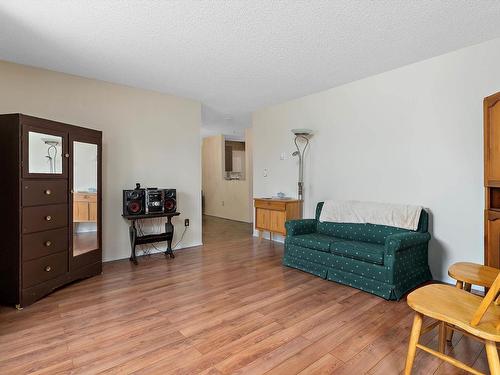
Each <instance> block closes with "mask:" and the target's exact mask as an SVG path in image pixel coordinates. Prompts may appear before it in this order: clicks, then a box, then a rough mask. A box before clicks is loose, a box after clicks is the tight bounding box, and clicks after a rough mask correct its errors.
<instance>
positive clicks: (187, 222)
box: [184, 219, 189, 227]
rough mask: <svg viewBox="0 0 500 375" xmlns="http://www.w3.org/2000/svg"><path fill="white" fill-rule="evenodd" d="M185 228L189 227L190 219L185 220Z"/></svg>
mask: <svg viewBox="0 0 500 375" xmlns="http://www.w3.org/2000/svg"><path fill="white" fill-rule="evenodd" d="M184 226H185V227H189V219H184Z"/></svg>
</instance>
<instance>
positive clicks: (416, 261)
mask: <svg viewBox="0 0 500 375" xmlns="http://www.w3.org/2000/svg"><path fill="white" fill-rule="evenodd" d="M322 208H323V202H320V203H318V205H317V207H316V218H315V219H303V220H289V221H287V222H286V224H285V225H286V230H287V235H286V238H285V253H284V257H283V264H284V265H286V266H288V267H293V268H297V269H299V270H302V271H306V272H309V273H312V274H314V275H317V276H319V277H322V278H324V279H327V280H331V281H336V282H338V283H342V284H346V285H349V286H351V287H354V288H358V289H361V290H364V291H366V292H369V293H372V294H375V295H377V296H380V297H383V298H385V299H388V300H398V299H399V298H401V296H403V295H404V294H405V293H406V292H408V291H409V290H411V289H413V288H415V287H416V286H418V285H420V284H422V283H423V282H426V281H428V280H431V279H432V275H431V272H430V270H429V265H428V260H427V249H428V244H429V240H430V238H431V236H430V234H429V233H428V232H427V227H428V221H429V215H428V214H427V212H426V211H425V210H422V213H421V215H420V219H419V223H418V229H417V230H416V231H411V230H407V229H402V228H396V227H389V226H385V225H375V224H352V223H331V222H320V221H319V217H320V213H321V209H322Z"/></svg>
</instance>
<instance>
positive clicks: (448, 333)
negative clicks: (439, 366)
mask: <svg viewBox="0 0 500 375" xmlns="http://www.w3.org/2000/svg"><path fill="white" fill-rule="evenodd" d="M455 287H457V288H458V289H462V288H463V287H464V283H463V282H462V281H458V280H457V283H456V284H455ZM452 339H453V330H452V329H451V328H447V329H446V341H448V342H450V343H451V340H452Z"/></svg>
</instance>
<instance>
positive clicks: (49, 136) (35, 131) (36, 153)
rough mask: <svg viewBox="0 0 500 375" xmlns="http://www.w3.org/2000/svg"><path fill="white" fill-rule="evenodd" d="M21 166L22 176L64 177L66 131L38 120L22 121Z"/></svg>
mask: <svg viewBox="0 0 500 375" xmlns="http://www.w3.org/2000/svg"><path fill="white" fill-rule="evenodd" d="M22 129H23V136H22V137H23V142H22V143H23V152H22V166H23V177H24V178H45V179H48V178H66V177H67V166H68V160H67V159H68V157H69V155H68V151H67V147H68V146H67V140H68V136H67V133H66V132H65V131H64V130H63V129H61V128H59V127H58V126H57V125H54V126H52V125H51V123H50V122H47V123H44V122H43V121H42V120H40V124H37V123H36V122H35V121H34V120H33V121H31V120H30V121H29V122H27V123H23V127H22Z"/></svg>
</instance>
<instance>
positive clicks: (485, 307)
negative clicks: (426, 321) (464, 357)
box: [405, 274, 500, 375]
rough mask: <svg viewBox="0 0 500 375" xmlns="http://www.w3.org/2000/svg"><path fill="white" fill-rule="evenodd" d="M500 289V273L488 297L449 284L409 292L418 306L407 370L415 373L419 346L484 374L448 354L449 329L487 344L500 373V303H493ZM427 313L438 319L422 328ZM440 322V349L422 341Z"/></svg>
mask: <svg viewBox="0 0 500 375" xmlns="http://www.w3.org/2000/svg"><path fill="white" fill-rule="evenodd" d="M499 290H500V274H499V275H498V276H497V277H496V278H495V280H494V282H493V284H492V285H491V287H490V290H489V291H488V293H487V294H486V296H485V297H484V298H481V297H480V296H477V295H474V294H472V293H469V292H467V291H465V290H462V289H458V288H454V287H452V286H448V285H442V284H433V285H427V286H424V287H422V288H420V289H417V290H415V291H414V292H412V293H410V294H409V295H408V305H409V306H410V307H411V308H412V309H413V310H415V317H414V320H413V327H412V330H411V335H410V343H409V346H408V355H407V357H406V367H405V374H406V375H409V374H411V369H412V366H413V361H414V359H415V353H416V350H417V348H418V349H421V350H423V351H425V352H427V353H429V354H432V355H434V356H436V357H438V358H440V359H442V360H444V361H446V362H449V363H451V364H452V365H454V366H456V367H458V368H461V369H462V370H466V371H469V372H470V373H472V374H481V373H480V372H479V371H477V370H475V369H474V368H472V367H469V366H467V365H466V364H465V363H463V362H460V361H458V360H457V359H455V358H453V357H450V356H448V355H446V354H444V351H445V347H446V329H448V328H449V329H453V330H456V331H460V332H462V333H463V334H465V335H467V336H470V337H472V338H474V339H477V340H479V341H482V342H484V343H485V346H486V355H487V357H488V365H489V367H490V371H491V374H492V375H500V362H499V360H498V352H497V343H498V342H500V306H498V305H496V304H495V303H493V302H494V301H495V298H496V296H497V294H498V292H499ZM424 316H428V317H430V318H433V319H435V320H436V321H435V322H434V323H432V324H430V325H429V326H428V327H426V328H424V329H422V320H423V317H424ZM436 326H439V345H438V350H434V349H431V348H429V347H427V346H424V345H422V344H419V343H418V340H419V338H420V336H421V335H422V334H424V333H426V332H428V331H429V330H431V329H433V328H434V327H436Z"/></svg>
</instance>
